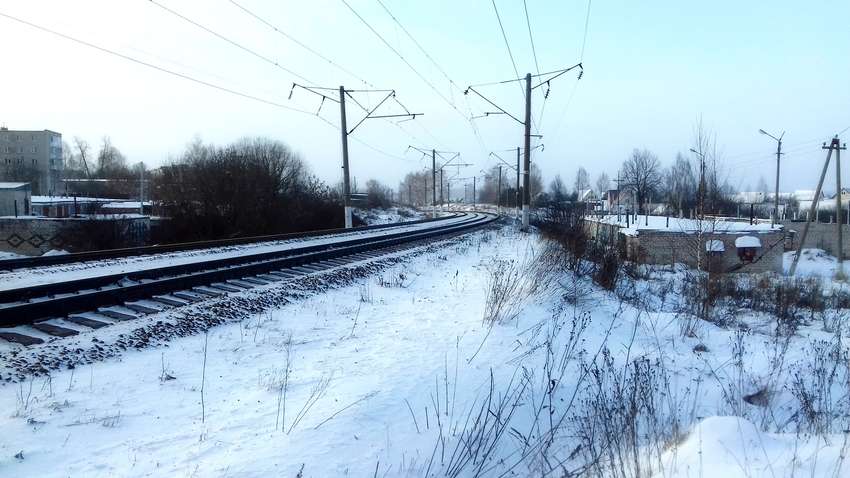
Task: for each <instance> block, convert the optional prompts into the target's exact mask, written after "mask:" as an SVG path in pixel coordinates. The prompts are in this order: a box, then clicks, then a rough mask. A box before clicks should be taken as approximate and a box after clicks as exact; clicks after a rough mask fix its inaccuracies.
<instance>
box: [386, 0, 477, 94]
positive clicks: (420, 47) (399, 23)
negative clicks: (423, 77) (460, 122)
mask: <svg viewBox="0 0 850 478" xmlns="http://www.w3.org/2000/svg"><path fill="white" fill-rule="evenodd" d="M377 2H378V4H380V5H381V8H383V9H384V11H385V12H387V15H389V16H390V18H392V19H393V21H394V22H395V23H396V25H398V26H399V28H401V31H403V32H404V34H405V35H407V37H408V38H410V41H412V42H413V44H414V45H416V48H419V51H421V52H422V54H423V55H425V58H428V60H429V61H430V62H431V63H432V64H433V65H434V66H435V67H437V69H438V70H440V73H442V74H443V76H444V77H445V78H446V80H448V82H449V84H450V85H452V86H454V87H455V88H457V89H458V91H463V89H461V87H459V86H457V84H456V83H455V82H454V81H453V80H452V79H451V78H450V77H449V75H448V73H446V71H445V70H444V69H443V68H442V67H441V66H440V64H439V63H437V61H436V60H434V58H432V57H431V55H429V54H428V52H427V51H425V48H423V47H422V45H420V44H419V42H418V41H416V38H414V37H413V35H411V34H410V32H409V31H407V28H404V25H402V24H401V22H399V21H398V19H397V18H396V17H395V15H393V14H392V12H391V11H390V10H389V8H387V6H386V5H384V2H382V1H381V0H377Z"/></svg>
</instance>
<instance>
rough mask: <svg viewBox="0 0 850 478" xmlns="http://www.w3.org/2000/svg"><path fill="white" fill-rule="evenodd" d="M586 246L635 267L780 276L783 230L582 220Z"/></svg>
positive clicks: (740, 224) (721, 223)
mask: <svg viewBox="0 0 850 478" xmlns="http://www.w3.org/2000/svg"><path fill="white" fill-rule="evenodd" d="M584 228H585V231H586V232H587V234H588V236H589V237H590V239H591V240H594V241H600V242H604V243H607V244H610V245H614V246H616V247H617V250H618V251H619V253H620V254H621V255H622V256H623V257H625V258H626V259H628V260H630V261H634V262H636V263H639V264H657V265H674V264H686V265H688V266H690V267H697V266H699V267H701V268H703V269H704V270H705V269H709V270H711V271H714V272H768V271H772V272H777V273H781V272H782V257H783V256H782V255H783V253H784V252H785V243H786V240H785V239H786V238H785V229H784V227H783V226H780V225H777V226H771V225H770V224H769V223H766V222H765V223H756V224H750V223H749V222H747V221H733V220H723V219H711V218H710V219H706V220H703V221H699V220H694V219H677V218H668V217H664V216H638V217H637V220H636V221H635V220H630V219H629V217H628V216H625V215H624V216H621V217H618V216H617V215H613V214H612V215H607V216H602V217H594V216H587V217H585V222H584Z"/></svg>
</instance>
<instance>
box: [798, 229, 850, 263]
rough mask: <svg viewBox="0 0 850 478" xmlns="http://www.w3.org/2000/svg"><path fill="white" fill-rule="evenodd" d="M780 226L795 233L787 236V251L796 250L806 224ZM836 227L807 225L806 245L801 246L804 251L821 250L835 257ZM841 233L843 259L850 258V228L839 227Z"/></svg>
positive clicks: (836, 251)
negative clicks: (842, 237) (842, 238)
mask: <svg viewBox="0 0 850 478" xmlns="http://www.w3.org/2000/svg"><path fill="white" fill-rule="evenodd" d="M782 225H783V226H784V227H785V230H787V231H796V232H795V233H793V234H789V238H790V240H789V249H792V250H796V249H797V246H798V245H799V244H800V242H799V241H800V236H802V235H803V228H804V227H805V226H806V223H805V222H791V221H785V222H783V223H782ZM837 227H838V226H837V225H835V224H827V223H823V222H813V223H811V224H809V234H808V236H807V237H806V243H805V244H803V247H804V248H806V249H823V250H825V251H826V252H828V253H829V254H830V255H833V256H837V255H838V247H837V244H838V240H837V238H836V237H835V234H836V228H837ZM841 231H842V233H843V234H842V235H843V236H844V244H843V247H842V249H843V250H844V257H845V258H850V226H848V225H843V226H841Z"/></svg>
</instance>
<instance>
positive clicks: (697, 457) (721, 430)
mask: <svg viewBox="0 0 850 478" xmlns="http://www.w3.org/2000/svg"><path fill="white" fill-rule="evenodd" d="M843 443H844V439H843V437H841V436H840V435H836V436H831V437H828V442H827V441H825V439H824V438H817V437H806V436H797V435H794V434H777V433H765V432H762V431H760V430H759V429H758V427H756V425H755V424H753V423H752V422H750V421H748V420H746V419H743V418H739V417H709V418H706V419H704V420H702V421H700V422H699V423H698V424H696V425H695V426H694V427H693V429H692V430H691V432H690V433H689V434H688V437H687V439H686V440H685V441H684V442H683V443H681V444H680V445H679V446H678V447H676V449H675V450H671V451H668V452H667V453H666V454H665V461H666V462H667V466H666V467H665V469H664V471H663V472H661V473H658V474H656V475H655V476H656V477H658V478H661V477H664V478H673V477H682V478H690V477H695V476H722V477H723V478H738V477H740V478H752V477H759V476H765V477H767V476H770V477H779V476H808V477H813V478H818V477H823V478H826V477H835V476H846V475H843V474H841V472H840V469H837V465H838V464H839V463H841V462H842V461H843V460H839V458H840V456H841V454H842V444H843Z"/></svg>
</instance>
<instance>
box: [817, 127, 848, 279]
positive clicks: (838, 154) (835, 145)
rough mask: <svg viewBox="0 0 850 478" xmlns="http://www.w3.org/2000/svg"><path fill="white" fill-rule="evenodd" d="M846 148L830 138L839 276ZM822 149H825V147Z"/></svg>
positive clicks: (842, 251)
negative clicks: (842, 157) (833, 164)
mask: <svg viewBox="0 0 850 478" xmlns="http://www.w3.org/2000/svg"><path fill="white" fill-rule="evenodd" d="M846 148H847V146H846V145H845V146H844V147H842V146H841V144H840V143H839V141H838V136H836V137H835V138H832V142H831V143H830V144H829V149H830V150H833V149H834V150H835V235H836V238H837V240H838V248H837V249H838V250H837V251H836V254H835V255H836V258H837V259H838V271H839V273H840V274H843V273H844V267H843V264H842V262H843V261H844V242H843V237H842V231H841V223H842V219H843V217H842V214H841V150H842V149H846ZM823 149H827V148H826V146H824V147H823Z"/></svg>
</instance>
